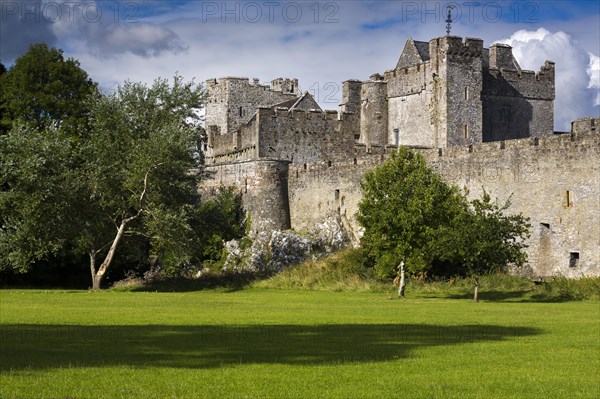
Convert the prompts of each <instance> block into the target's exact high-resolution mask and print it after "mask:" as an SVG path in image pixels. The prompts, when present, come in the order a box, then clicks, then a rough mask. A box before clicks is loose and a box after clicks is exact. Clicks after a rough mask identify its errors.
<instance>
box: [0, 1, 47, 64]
mask: <svg viewBox="0 0 600 399" xmlns="http://www.w3.org/2000/svg"><path fill="white" fill-rule="evenodd" d="M42 10H43V3H42V1H41V0H37V1H9V0H0V60H1V61H2V63H4V64H6V65H10V64H11V63H13V62H14V60H15V59H16V58H18V57H19V56H20V55H21V54H23V53H24V52H25V51H27V49H28V48H29V45H30V44H33V43H40V42H43V43H46V44H48V45H49V46H54V45H55V44H56V42H57V37H56V35H55V33H54V31H53V29H52V24H53V22H52V19H53V18H54V17H53V15H52V14H50V13H51V10H47V13H48V14H47V15H46V17H45V16H44V15H42Z"/></svg>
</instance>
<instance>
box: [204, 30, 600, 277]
mask: <svg viewBox="0 0 600 399" xmlns="http://www.w3.org/2000/svg"><path fill="white" fill-rule="evenodd" d="M206 90H207V101H206V117H205V125H206V134H207V141H206V151H205V153H206V164H207V169H208V171H209V172H211V173H210V174H211V177H210V178H209V179H208V180H207V181H205V182H204V183H203V184H202V187H201V190H204V191H207V190H208V191H210V190H213V189H214V188H215V187H217V186H219V185H233V186H235V187H236V188H237V189H238V190H239V191H240V192H241V193H242V198H243V202H244V206H245V207H246V210H247V212H248V213H249V214H250V215H251V218H252V228H253V229H254V230H257V231H265V230H266V231H269V230H284V229H289V228H293V229H295V230H297V231H305V232H314V231H315V229H318V228H319V226H323V224H326V223H330V222H335V223H337V224H338V225H339V226H341V228H342V229H343V230H344V231H345V232H346V234H347V235H348V236H349V237H350V239H351V240H352V241H353V242H354V243H357V242H358V241H359V239H360V227H359V226H358V225H357V223H356V221H355V219H354V215H355V213H356V211H357V208H358V203H359V201H360V199H361V192H360V185H359V183H360V180H361V179H362V176H363V175H364V173H365V172H366V171H367V170H369V169H371V168H373V167H375V166H376V165H377V164H379V163H381V162H382V161H383V160H385V158H386V157H387V156H388V154H390V153H391V152H393V151H395V150H396V149H397V148H398V146H401V145H402V146H409V147H411V148H414V149H415V150H417V151H420V152H421V153H422V154H423V155H424V156H425V157H426V158H427V160H428V161H429V162H430V164H431V165H432V166H433V167H434V168H435V169H436V170H437V171H438V172H439V173H440V174H441V175H442V176H443V177H444V178H445V179H446V180H447V181H448V182H450V183H455V184H457V185H458V186H459V187H461V188H464V189H465V190H466V191H467V192H468V195H469V197H478V196H480V195H481V193H482V190H483V189H485V190H486V191H487V192H489V193H490V194H491V195H492V197H495V198H498V200H499V201H501V202H503V201H505V200H507V199H509V198H510V200H511V204H512V205H511V208H510V209H509V211H510V212H515V213H518V212H521V213H523V214H524V215H525V216H527V217H529V218H531V220H530V223H531V224H532V229H531V237H530V238H529V240H528V243H527V244H528V249H527V251H528V258H529V267H530V269H529V270H530V274H532V275H537V276H552V275H565V276H568V277H579V276H583V275H600V206H599V205H600V204H599V198H600V163H599V162H598V159H600V135H599V134H598V133H597V130H596V129H597V124H598V122H599V120H598V119H594V118H584V119H581V120H578V121H575V122H573V124H572V131H571V132H568V133H566V134H560V133H559V132H554V129H553V115H554V96H555V69H554V63H553V62H551V61H546V62H545V63H544V65H543V66H541V68H540V70H539V71H538V72H537V73H535V72H533V71H527V70H522V69H521V67H520V66H519V64H518V62H517V61H516V60H515V58H514V57H513V55H512V49H511V47H510V46H507V45H503V44H494V45H492V46H490V48H489V49H488V48H484V47H483V41H482V40H481V39H475V38H467V39H465V40H464V41H463V39H462V38H460V37H455V36H444V37H439V38H435V39H432V40H430V41H429V42H428V43H427V42H420V41H414V40H413V39H409V40H408V41H407V42H406V44H405V46H404V49H403V51H402V53H401V55H400V58H399V61H398V63H397V65H396V67H395V68H394V69H391V70H388V71H386V72H384V73H383V74H379V73H376V74H373V75H372V76H371V78H370V80H368V81H359V80H347V81H345V82H343V90H342V104H341V105H340V107H339V108H340V109H339V111H330V110H322V109H321V108H320V106H319V105H318V103H317V102H316V101H315V99H314V98H313V97H312V96H311V95H310V94H309V93H302V92H300V91H299V89H298V81H297V80H296V79H283V78H280V79H276V80H274V81H272V82H271V85H263V84H260V82H259V81H258V79H254V81H253V82H252V83H250V81H249V79H247V78H235V77H227V78H221V79H218V80H216V79H210V80H208V81H207V82H206Z"/></svg>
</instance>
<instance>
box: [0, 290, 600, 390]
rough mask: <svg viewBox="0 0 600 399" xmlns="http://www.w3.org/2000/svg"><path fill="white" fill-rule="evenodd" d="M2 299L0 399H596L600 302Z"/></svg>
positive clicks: (356, 297)
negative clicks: (358, 398)
mask: <svg viewBox="0 0 600 399" xmlns="http://www.w3.org/2000/svg"><path fill="white" fill-rule="evenodd" d="M389 296H390V294H388V293H369V292H326V291H306V290H304V291H301V290H268V289H259V288H251V289H245V290H238V291H231V290H228V291H227V290H205V291H197V292H177V293H160V292H159V293H151V292H118V291H104V292H88V291H20V290H3V291H0V356H1V357H0V397H2V398H202V397H206V398H221V397H234V398H240V397H257V398H271V397H273V398H308V397H338V398H354V397H371V398H391V397H407V398H595V397H597V395H598V393H599V392H600V391H599V390H600V377H599V371H600V357H599V349H600V348H599V345H600V343H599V334H600V331H599V328H600V304H599V303H598V301H578V302H569V301H565V302H550V303H548V302H535V301H530V302H515V301H513V299H512V298H507V299H506V300H501V301H486V300H485V299H484V300H483V301H482V302H480V303H477V304H475V303H473V302H472V301H470V300H469V299H462V298H448V297H446V298H433V297H427V296H428V295H427V294H419V295H415V294H411V293H410V292H409V298H408V299H406V300H397V299H392V300H390V299H388V297H389Z"/></svg>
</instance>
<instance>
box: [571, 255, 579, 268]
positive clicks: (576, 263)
mask: <svg viewBox="0 0 600 399" xmlns="http://www.w3.org/2000/svg"><path fill="white" fill-rule="evenodd" d="M577 266H579V252H571V253H570V254H569V267H570V268H575V267H577Z"/></svg>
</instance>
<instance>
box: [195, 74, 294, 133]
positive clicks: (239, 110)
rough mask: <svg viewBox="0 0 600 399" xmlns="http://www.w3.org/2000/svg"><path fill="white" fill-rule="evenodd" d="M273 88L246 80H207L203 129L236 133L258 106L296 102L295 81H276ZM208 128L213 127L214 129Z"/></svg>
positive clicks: (235, 78) (256, 81)
mask: <svg viewBox="0 0 600 399" xmlns="http://www.w3.org/2000/svg"><path fill="white" fill-rule="evenodd" d="M271 83H272V86H269V85H264V84H260V81H259V80H258V79H256V78H255V79H253V80H252V82H250V80H249V79H248V78H241V77H235V76H229V77H224V78H219V79H218V80H217V79H208V80H207V81H206V93H207V99H206V127H207V130H210V129H212V130H216V132H217V133H218V134H226V133H229V132H231V131H235V130H237V129H238V128H239V127H240V126H241V125H243V124H244V123H247V122H248V121H249V120H250V119H251V118H252V117H253V115H254V113H255V110H256V108H257V107H271V106H274V105H276V104H280V103H284V102H287V101H292V102H293V100H295V99H298V98H299V97H300V95H301V94H302V93H300V92H299V90H298V79H287V78H278V79H275V80H273V81H272V82H271ZM211 126H216V129H214V128H212V127H211Z"/></svg>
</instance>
